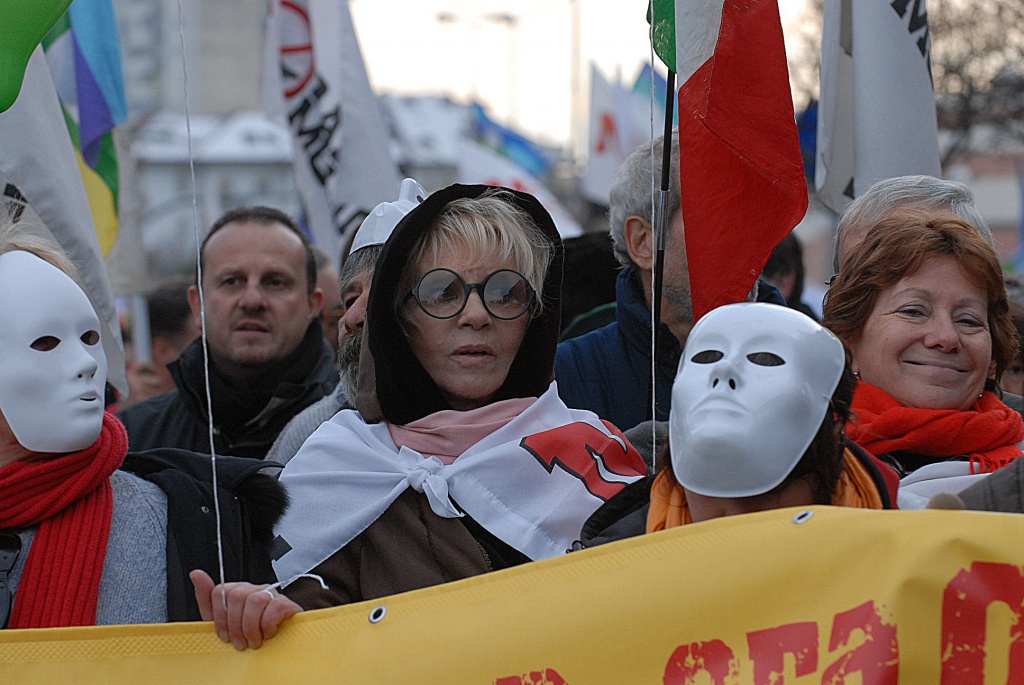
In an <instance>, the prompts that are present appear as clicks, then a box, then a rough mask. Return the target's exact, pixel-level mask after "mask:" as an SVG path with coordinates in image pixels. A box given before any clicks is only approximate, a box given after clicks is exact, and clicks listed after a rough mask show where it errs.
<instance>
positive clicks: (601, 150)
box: [580, 64, 651, 205]
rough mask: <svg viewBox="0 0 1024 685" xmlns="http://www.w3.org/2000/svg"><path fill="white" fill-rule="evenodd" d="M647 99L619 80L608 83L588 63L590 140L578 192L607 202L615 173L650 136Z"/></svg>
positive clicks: (602, 202)
mask: <svg viewBox="0 0 1024 685" xmlns="http://www.w3.org/2000/svg"><path fill="white" fill-rule="evenodd" d="M650 120H651V119H650V106H649V104H648V102H647V98H645V97H644V96H642V95H638V94H637V93H634V92H633V91H631V90H626V89H625V88H623V87H622V85H621V84H619V83H614V84H613V83H609V81H608V80H607V79H606V78H605V77H604V74H602V73H601V71H600V70H599V69H598V68H597V65H595V64H591V66H590V143H589V147H588V148H587V168H586V171H585V172H584V174H583V178H582V179H580V192H581V193H582V194H583V196H584V197H585V198H587V199H588V200H590V201H591V202H594V203H596V204H600V205H608V203H609V200H608V193H609V192H610V191H611V187H612V183H613V182H614V181H615V172H616V171H618V169H619V167H620V166H621V165H622V163H623V162H624V161H626V157H628V156H629V153H630V152H632V151H633V150H634V149H636V148H637V147H639V146H640V145H641V144H643V143H644V142H646V141H647V140H648V139H650V131H651V126H650Z"/></svg>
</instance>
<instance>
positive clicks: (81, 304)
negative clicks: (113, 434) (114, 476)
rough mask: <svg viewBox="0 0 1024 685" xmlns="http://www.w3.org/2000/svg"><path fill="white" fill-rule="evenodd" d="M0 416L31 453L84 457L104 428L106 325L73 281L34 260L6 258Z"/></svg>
mask: <svg viewBox="0 0 1024 685" xmlns="http://www.w3.org/2000/svg"><path fill="white" fill-rule="evenodd" d="M0 316H2V317H3V324H2V325H0V411H2V412H3V415H4V418H6V419H7V423H8V425H9V426H10V428H11V432H13V433H14V437H15V439H17V441H18V443H19V444H21V445H22V446H23V447H25V448H26V449H29V450H32V451H33V452H46V453H60V452H73V451H77V450H81V449H84V448H86V447H88V446H89V445H91V444H92V443H93V442H95V441H96V438H97V437H98V436H99V434H100V429H101V427H102V424H103V395H104V386H105V384H106V380H107V360H106V357H105V356H104V354H103V347H102V345H100V333H99V331H100V322H99V318H98V317H97V316H96V312H95V310H94V309H93V308H92V305H91V304H90V303H89V298H87V297H86V295H85V293H84V292H82V290H81V288H79V287H78V285H77V284H76V283H75V282H74V281H73V280H71V278H70V277H69V276H68V275H67V274H65V273H64V272H62V271H61V270H60V269H58V268H56V267H55V266H53V265H52V264H50V263H48V262H46V261H44V260H42V259H40V258H39V257H36V256H35V255H33V254H30V253H28V252H21V251H17V252H8V253H6V254H3V255H0Z"/></svg>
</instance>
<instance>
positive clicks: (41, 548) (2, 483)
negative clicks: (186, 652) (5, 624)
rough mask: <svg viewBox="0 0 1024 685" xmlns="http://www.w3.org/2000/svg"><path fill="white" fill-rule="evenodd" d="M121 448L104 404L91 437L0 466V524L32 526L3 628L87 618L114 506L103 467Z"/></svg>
mask: <svg viewBox="0 0 1024 685" xmlns="http://www.w3.org/2000/svg"><path fill="white" fill-rule="evenodd" d="M127 451H128V435H127V433H125V430H124V426H123V425H121V422H120V421H119V420H117V419H116V418H114V416H112V415H111V414H109V413H107V412H104V414H103V428H102V430H101V431H100V436H99V438H97V439H96V442H94V443H93V444H92V445H91V446H89V447H87V448H85V449H84V450H81V451H80V452H73V453H71V454H64V455H61V456H57V457H53V458H49V459H25V460H21V461H16V462H13V463H11V464H8V465H7V466H4V467H3V468H0V528H28V527H31V526H38V527H39V528H38V530H37V531H36V534H35V537H34V538H33V539H32V546H31V547H30V548H29V554H28V559H27V560H26V561H25V570H24V572H23V573H22V576H21V582H20V583H19V585H18V594H17V595H16V596H15V598H14V610H13V612H12V613H11V621H10V627H11V628H55V627H63V626H88V625H95V623H96V607H97V603H98V598H99V589H100V577H101V576H102V574H103V560H104V558H105V557H106V553H107V538H108V536H109V534H110V520H111V517H112V516H113V511H114V493H113V488H111V486H110V475H111V474H112V473H113V472H114V471H116V470H117V469H118V467H120V466H121V463H122V462H124V455H125V454H126V453H127Z"/></svg>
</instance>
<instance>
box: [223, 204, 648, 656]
mask: <svg viewBox="0 0 1024 685" xmlns="http://www.w3.org/2000/svg"><path fill="white" fill-rule="evenodd" d="M561 269H562V246H561V241H560V239H559V237H558V233H557V231H556V230H555V226H554V223H553V222H552V220H551V217H550V216H549V214H548V213H547V211H545V210H544V208H543V207H542V206H541V205H540V203H539V202H537V200H536V199H535V198H533V197H532V196H530V195H527V194H525V193H520V192H516V191H512V190H508V189H499V188H493V187H490V186H463V185H455V186H451V187H449V188H446V189H444V190H442V191H439V192H437V193H434V194H433V195H431V196H430V197H428V198H427V199H426V200H425V201H424V202H423V203H422V204H421V205H420V206H419V207H417V208H416V209H414V210H413V211H412V212H410V213H409V215H408V216H407V217H406V218H405V219H404V220H403V221H402V222H401V223H400V224H399V225H398V226H397V228H396V229H395V232H394V233H393V234H392V236H391V238H390V239H389V240H388V242H387V244H386V245H385V247H384V251H383V253H382V255H381V257H380V259H379V261H378V262H377V268H376V273H375V275H374V280H373V285H372V288H371V290H370V299H369V303H368V306H367V317H366V324H365V326H366V331H367V335H366V338H364V350H363V357H362V359H363V360H364V362H371V361H372V364H373V369H372V370H371V369H369V365H368V363H367V364H366V365H364V366H363V368H362V369H361V370H360V384H361V386H364V387H361V388H360V390H361V393H360V397H359V398H358V399H357V406H358V408H359V413H357V412H355V411H351V410H350V411H342V412H340V413H339V414H337V415H336V416H335V417H334V418H332V419H331V420H330V421H328V422H327V423H325V424H323V425H322V426H321V427H320V428H319V429H318V430H317V432H316V433H314V434H313V435H312V436H311V437H310V438H309V440H307V442H306V443H305V444H304V445H303V447H302V448H301V449H300V450H299V452H298V454H297V455H296V456H295V457H294V458H293V459H292V460H291V461H290V462H289V463H288V466H287V467H286V468H285V470H284V472H283V473H282V476H281V482H282V483H283V484H284V485H285V486H286V488H287V489H288V492H289V496H290V498H291V502H292V504H291V508H290V509H289V511H288V512H287V513H286V515H285V517H284V518H283V519H282V521H281V523H280V524H279V525H278V527H277V529H276V532H277V534H278V537H277V540H276V541H275V544H276V546H277V549H278V550H279V551H280V556H279V557H278V559H277V560H276V561H275V562H274V567H275V571H276V572H277V576H278V578H279V579H280V581H282V585H283V587H282V588H281V590H282V592H283V594H284V595H285V596H284V597H279V596H276V592H275V591H274V590H269V591H267V590H263V589H260V588H258V587H256V586H251V585H233V586H231V587H229V588H227V597H228V603H227V612H226V614H225V612H224V609H223V606H222V605H221V603H220V602H219V601H216V600H217V592H216V591H213V592H212V594H211V595H210V596H209V597H207V598H206V599H207V602H206V604H207V605H208V607H209V611H210V615H211V616H212V617H213V618H214V620H215V621H216V622H217V628H218V633H219V634H220V635H221V636H222V638H225V639H231V640H233V641H234V642H235V644H236V646H258V645H259V644H260V643H261V642H262V640H263V639H264V638H265V637H267V636H269V635H270V634H272V633H273V632H274V631H276V627H277V623H279V622H280V620H281V619H282V618H283V617H284V616H286V615H289V612H293V611H295V610H297V609H298V607H300V606H301V607H302V608H304V609H314V608H320V607H328V606H335V605H339V604H346V603H349V602H357V601H362V600H367V599H372V598H377V597H381V596H385V595H390V594H395V593H398V592H405V591H409V590H415V589H418V588H423V587H428V586H431V585H436V584H440V583H445V582H448V581H453V580H458V579H461V578H467V577H470V576H474V575H477V574H481V573H486V572H488V571H494V570H498V569H503V568H508V567H511V566H515V565H517V564H521V563H524V562H527V561H531V560H537V559H546V558H550V557H554V556H558V555H561V554H564V553H565V552H566V551H567V550H568V549H569V548H570V546H571V544H572V542H573V541H574V540H575V539H576V534H577V533H578V532H579V529H580V527H581V526H582V524H583V522H584V521H585V520H586V519H587V518H588V517H589V516H590V514H592V513H593V512H594V511H595V510H596V509H597V507H598V506H599V505H600V504H602V503H603V502H604V501H605V500H606V499H607V498H609V497H611V496H612V495H614V494H615V493H617V492H619V491H620V490H621V489H622V488H623V487H625V486H626V485H627V484H629V483H631V482H633V481H635V480H637V479H638V478H639V477H641V476H642V475H643V474H644V472H645V470H646V469H645V466H644V464H643V461H642V459H641V457H640V455H639V454H638V453H637V452H636V450H635V449H633V447H632V446H631V445H630V444H629V442H628V441H627V440H626V439H625V438H624V437H623V436H622V435H621V434H620V433H619V432H618V431H617V430H616V429H615V428H614V427H612V426H610V425H607V424H605V423H603V422H602V421H601V420H600V419H599V418H598V417H597V416H596V415H594V414H592V413H590V412H587V411H580V410H574V409H569V408H567V407H566V406H565V405H564V404H563V403H562V401H561V400H560V399H559V398H558V394H557V391H556V389H555V387H554V383H553V382H552V377H553V367H554V356H555V347H556V345H557V339H558V332H559V291H560V288H561V280H562V273H561ZM368 380H370V381H372V382H371V383H370V385H373V386H374V387H373V388H372V391H371V388H369V387H367V381H368ZM368 391H370V392H368ZM378 419H379V422H377V423H374V422H373V421H375V420H378ZM312 576H316V577H312ZM211 590H212V588H211Z"/></svg>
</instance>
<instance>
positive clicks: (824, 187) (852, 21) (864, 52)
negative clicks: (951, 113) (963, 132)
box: [815, 0, 942, 212]
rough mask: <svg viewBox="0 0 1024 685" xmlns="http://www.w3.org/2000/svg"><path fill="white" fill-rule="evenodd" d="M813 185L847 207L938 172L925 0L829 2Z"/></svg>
mask: <svg viewBox="0 0 1024 685" xmlns="http://www.w3.org/2000/svg"><path fill="white" fill-rule="evenodd" d="M824 9H825V28H824V34H823V36H822V45H821V104H820V106H819V110H818V152H817V163H816V165H815V186H816V187H817V189H818V196H819V197H820V198H821V200H822V202H824V203H825V204H826V205H827V206H828V207H830V208H831V209H832V210H834V211H836V212H842V211H843V209H845V208H846V205H847V204H849V203H850V201H851V200H853V199H854V198H856V197H858V196H859V195H861V194H862V193H863V192H864V191H865V190H867V189H868V188H869V187H871V185H872V184H874V183H875V182H876V181H880V180H882V179H885V178H892V177H893V176H903V175H906V174H928V175H931V176H939V175H940V174H941V173H942V169H941V166H940V163H939V141H938V131H937V126H936V121H935V96H934V93H933V91H932V79H931V71H930V67H929V53H930V50H931V40H930V38H929V34H928V14H927V11H926V8H925V0H914V1H913V2H911V1H910V0H897V1H896V2H892V1H891V0H856V1H855V0H826V1H825V8H824Z"/></svg>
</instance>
